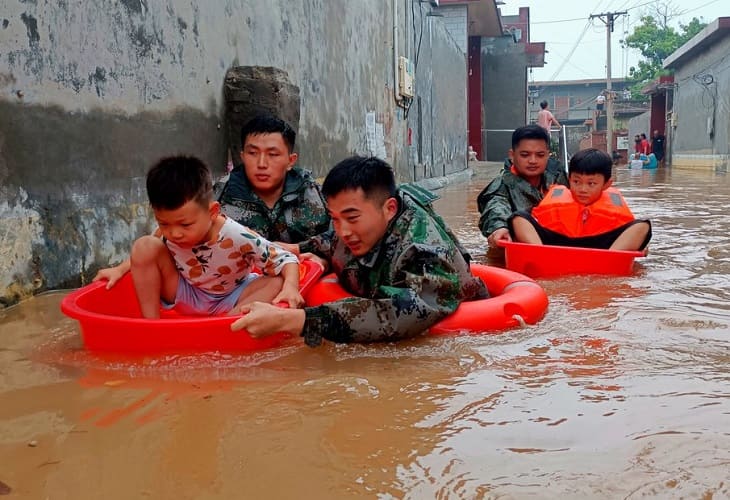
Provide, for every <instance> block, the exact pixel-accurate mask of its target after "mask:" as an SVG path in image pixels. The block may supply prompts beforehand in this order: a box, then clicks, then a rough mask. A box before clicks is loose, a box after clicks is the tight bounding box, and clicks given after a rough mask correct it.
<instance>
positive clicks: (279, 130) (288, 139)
mask: <svg viewBox="0 0 730 500" xmlns="http://www.w3.org/2000/svg"><path fill="white" fill-rule="evenodd" d="M261 134H281V137H282V138H283V139H284V143H285V144H286V145H287V147H288V148H289V152H290V153H291V152H292V151H293V150H294V143H295V142H296V138H297V133H296V132H294V129H293V128H291V125H289V124H288V123H287V122H285V121H284V120H282V119H281V118H278V117H276V116H274V115H271V114H260V115H256V116H254V117H253V118H251V119H250V120H249V121H248V122H246V124H245V125H244V126H243V128H242V129H241V148H243V146H245V145H246V138H247V137H248V136H249V135H261Z"/></svg>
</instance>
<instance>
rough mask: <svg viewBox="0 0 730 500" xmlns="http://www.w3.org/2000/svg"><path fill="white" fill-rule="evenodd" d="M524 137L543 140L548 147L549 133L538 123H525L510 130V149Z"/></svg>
mask: <svg viewBox="0 0 730 500" xmlns="http://www.w3.org/2000/svg"><path fill="white" fill-rule="evenodd" d="M524 139H538V140H541V141H545V145H547V147H548V148H550V134H548V132H547V130H545V129H544V128H542V127H541V126H540V125H535V124H531V125H525V126H522V127H519V128H517V129H515V131H514V132H512V149H515V148H516V147H517V145H518V144H519V143H520V141H522V140H524Z"/></svg>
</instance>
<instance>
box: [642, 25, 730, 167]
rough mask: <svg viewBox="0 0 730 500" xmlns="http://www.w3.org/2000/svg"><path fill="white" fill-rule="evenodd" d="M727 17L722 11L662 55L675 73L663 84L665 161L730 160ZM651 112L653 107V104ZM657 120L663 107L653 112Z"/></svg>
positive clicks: (705, 163) (702, 163)
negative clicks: (699, 30) (693, 34)
mask: <svg viewBox="0 0 730 500" xmlns="http://www.w3.org/2000/svg"><path fill="white" fill-rule="evenodd" d="M728 54H730V17H720V18H717V19H715V20H714V21H713V22H711V23H709V24H708V25H707V26H706V27H705V28H704V29H703V30H702V31H701V32H699V33H698V34H697V35H695V36H694V37H693V38H692V39H691V40H689V41H688V42H687V43H685V44H684V45H682V46H681V47H680V48H679V49H677V50H676V51H675V52H673V53H672V54H671V55H670V56H669V57H668V58H667V59H665V60H664V68H666V69H668V70H672V72H673V73H674V83H673V85H671V86H665V89H664V90H665V92H666V94H667V97H665V106H666V108H665V111H666V112H665V114H664V119H665V123H666V125H665V126H666V132H667V133H666V134H665V135H666V137H667V143H668V150H667V154H668V162H669V163H670V164H671V165H672V166H673V167H692V168H703V167H704V168H713V169H715V170H718V171H722V172H727V171H728V164H729V163H730V144H729V142H730V72H729V71H728V64H729V63H728ZM652 113H654V108H652ZM651 124H652V126H653V127H654V126H658V125H659V124H661V112H660V110H658V109H657V110H656V118H655V116H654V114H652V117H651Z"/></svg>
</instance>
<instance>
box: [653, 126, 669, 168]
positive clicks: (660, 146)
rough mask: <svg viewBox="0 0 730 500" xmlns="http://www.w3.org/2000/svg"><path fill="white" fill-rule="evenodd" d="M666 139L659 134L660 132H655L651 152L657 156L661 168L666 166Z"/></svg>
mask: <svg viewBox="0 0 730 500" xmlns="http://www.w3.org/2000/svg"><path fill="white" fill-rule="evenodd" d="M665 142H666V137H664V136H663V135H662V134H660V133H659V131H658V130H655V131H654V135H653V136H652V138H651V152H652V153H654V156H656V161H658V162H659V165H660V166H662V167H663V166H664V143H665Z"/></svg>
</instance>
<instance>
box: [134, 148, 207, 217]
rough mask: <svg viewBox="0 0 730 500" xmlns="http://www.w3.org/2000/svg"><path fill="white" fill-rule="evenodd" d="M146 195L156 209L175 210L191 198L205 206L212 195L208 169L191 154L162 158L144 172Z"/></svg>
mask: <svg viewBox="0 0 730 500" xmlns="http://www.w3.org/2000/svg"><path fill="white" fill-rule="evenodd" d="M147 197H148V198H149V200H150V205H151V206H152V208H154V209H156V210H159V209H162V210H175V209H177V208H180V207H181V206H183V205H184V204H185V203H187V202H188V201H191V200H193V201H195V202H196V203H199V204H200V205H202V206H204V207H206V208H207V207H208V204H209V203H210V201H211V200H212V199H213V180H212V177H211V175H210V170H209V169H208V167H207V166H206V165H205V163H203V162H202V161H201V160H200V159H198V158H196V157H194V156H182V155H180V156H168V157H166V158H162V159H161V160H159V161H158V162H157V163H155V164H154V165H153V166H152V167H151V168H150V169H149V171H148V172H147Z"/></svg>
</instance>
